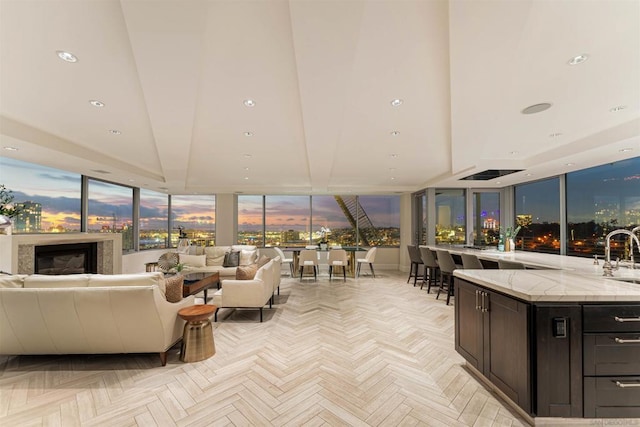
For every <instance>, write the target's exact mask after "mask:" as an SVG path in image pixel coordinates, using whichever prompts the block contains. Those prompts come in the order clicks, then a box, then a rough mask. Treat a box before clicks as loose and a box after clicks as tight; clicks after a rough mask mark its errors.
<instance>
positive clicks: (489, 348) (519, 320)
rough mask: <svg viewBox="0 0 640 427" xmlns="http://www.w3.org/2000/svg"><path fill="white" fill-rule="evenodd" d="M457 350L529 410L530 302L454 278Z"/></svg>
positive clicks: (506, 393) (512, 398) (528, 411)
mask: <svg viewBox="0 0 640 427" xmlns="http://www.w3.org/2000/svg"><path fill="white" fill-rule="evenodd" d="M455 286H456V304H455V314H456V344H455V345H456V350H457V351H458V352H459V353H460V354H462V355H463V356H464V358H465V359H466V360H467V361H468V362H469V364H470V365H472V366H473V367H474V368H476V369H477V370H478V371H480V372H481V373H482V374H483V375H484V376H485V377H486V378H487V379H488V380H489V381H491V382H492V383H493V384H494V385H495V386H496V387H497V388H498V389H499V390H501V391H502V392H503V393H504V394H505V395H507V396H508V397H509V398H510V399H511V400H513V402H515V403H516V404H517V405H518V406H520V407H521V408H522V409H524V410H525V411H526V412H527V413H531V404H532V399H531V367H530V358H529V353H530V348H529V324H530V320H529V317H530V314H529V309H530V306H529V304H526V303H523V302H521V301H518V300H516V299H515V298H511V297H508V296H505V295H502V294H499V293H497V292H493V291H491V290H488V289H485V288H482V287H479V286H476V285H474V284H472V283H469V282H467V281H464V280H460V279H456V285H455Z"/></svg>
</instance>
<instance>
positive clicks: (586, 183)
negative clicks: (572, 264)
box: [566, 157, 640, 259]
mask: <svg viewBox="0 0 640 427" xmlns="http://www.w3.org/2000/svg"><path fill="white" fill-rule="evenodd" d="M566 182H567V184H566V185H567V225H568V230H567V255H581V256H593V255H594V254H598V255H604V247H605V237H606V236H607V234H608V233H609V232H611V231H612V230H615V229H619V228H626V229H628V230H630V229H632V228H634V227H636V226H638V225H639V224H640V157H636V158H633V159H627V160H623V161H620V162H615V163H610V164H606V165H602V166H597V167H594V168H589V169H584V170H580V171H576V172H571V173H568V174H567V180H566ZM629 249H630V245H629V239H628V238H627V237H626V236H622V235H621V236H618V237H616V238H615V239H613V241H612V243H611V257H612V258H615V257H620V258H622V259H624V258H628V257H629ZM636 253H637V252H636Z"/></svg>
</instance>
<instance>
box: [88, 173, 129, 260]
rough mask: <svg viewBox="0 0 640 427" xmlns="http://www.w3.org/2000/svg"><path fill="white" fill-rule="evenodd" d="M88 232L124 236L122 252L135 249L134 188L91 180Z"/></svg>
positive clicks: (89, 187)
mask: <svg viewBox="0 0 640 427" xmlns="http://www.w3.org/2000/svg"><path fill="white" fill-rule="evenodd" d="M88 193H89V194H88V212H87V231H88V232H89V233H120V234H122V250H123V251H125V252H126V251H132V250H133V249H134V247H133V243H134V242H133V240H134V239H133V237H134V236H133V188H131V187H125V186H123V185H117V184H112V183H110V182H105V181H99V180H96V179H89V185H88Z"/></svg>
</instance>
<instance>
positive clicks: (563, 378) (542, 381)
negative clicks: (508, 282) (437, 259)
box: [455, 277, 640, 418]
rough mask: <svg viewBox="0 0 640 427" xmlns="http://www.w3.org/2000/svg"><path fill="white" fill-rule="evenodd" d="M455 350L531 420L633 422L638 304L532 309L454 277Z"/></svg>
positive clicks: (639, 413)
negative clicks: (580, 419) (560, 418)
mask: <svg viewBox="0 0 640 427" xmlns="http://www.w3.org/2000/svg"><path fill="white" fill-rule="evenodd" d="M455 287H456V301H455V319H456V329H455V331H456V336H455V348H456V351H457V352H458V353H460V354H461V355H462V356H463V357H464V358H465V359H466V361H467V364H468V365H469V366H472V367H473V368H475V369H476V370H477V371H478V372H479V373H480V374H482V375H483V376H484V377H485V378H486V379H487V380H488V381H489V382H490V383H491V384H493V387H494V388H495V389H497V390H500V391H502V392H503V393H504V394H505V395H506V396H508V397H509V398H510V399H511V401H513V403H515V404H517V405H518V406H519V407H520V408H522V409H523V410H524V411H526V412H527V413H528V414H530V415H532V416H534V417H564V418H627V417H628V418H631V417H636V418H637V417H640V304H637V303H635V304H629V303H614V302H573V303H561V302H534V303H529V302H525V301H522V300H519V299H517V298H515V297H512V296H509V295H506V294H505V293H501V292H498V291H495V290H493V289H488V288H486V287H484V286H482V285H476V284H474V283H471V282H468V281H466V280H463V279H461V278H458V277H456V278H455Z"/></svg>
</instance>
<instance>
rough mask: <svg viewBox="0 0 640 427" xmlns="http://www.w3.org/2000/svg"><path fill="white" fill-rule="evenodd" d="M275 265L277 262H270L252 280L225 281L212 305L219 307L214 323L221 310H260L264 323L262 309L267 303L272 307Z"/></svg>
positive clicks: (215, 295) (214, 295)
mask: <svg viewBox="0 0 640 427" xmlns="http://www.w3.org/2000/svg"><path fill="white" fill-rule="evenodd" d="M275 265H276V261H274V260H271V261H269V262H268V263H266V264H265V265H263V266H262V267H260V268H259V269H258V271H257V272H256V275H255V277H254V278H253V279H252V280H235V279H223V280H222V281H221V284H220V288H221V289H220V290H218V291H217V292H216V293H215V294H213V302H212V303H213V304H214V305H215V306H216V307H217V308H216V312H215V314H214V321H215V322H217V321H218V311H219V310H220V309H221V308H258V309H260V322H262V309H263V308H264V306H265V305H266V304H267V302H268V303H269V308H271V307H272V304H271V303H272V299H271V297H272V295H273V291H274V276H275V275H276V272H275Z"/></svg>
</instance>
